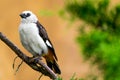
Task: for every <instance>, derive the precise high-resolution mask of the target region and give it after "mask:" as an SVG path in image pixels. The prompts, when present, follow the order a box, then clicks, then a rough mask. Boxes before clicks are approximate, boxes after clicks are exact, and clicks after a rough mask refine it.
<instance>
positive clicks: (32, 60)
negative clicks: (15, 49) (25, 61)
mask: <svg viewBox="0 0 120 80" xmlns="http://www.w3.org/2000/svg"><path fill="white" fill-rule="evenodd" d="M39 60H42V57H40V56H33V57H31V59H30V62H34V63H38V61H39Z"/></svg>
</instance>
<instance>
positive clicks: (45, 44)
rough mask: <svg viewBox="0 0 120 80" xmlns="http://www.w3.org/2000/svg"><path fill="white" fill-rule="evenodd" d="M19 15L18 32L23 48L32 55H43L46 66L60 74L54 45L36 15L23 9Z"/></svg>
mask: <svg viewBox="0 0 120 80" xmlns="http://www.w3.org/2000/svg"><path fill="white" fill-rule="evenodd" d="M20 17H21V23H20V25H19V34H20V40H21V43H22V45H23V46H24V48H25V49H27V50H28V51H29V52H30V53H31V54H32V55H33V56H34V57H35V56H40V57H41V56H42V57H44V58H45V60H46V63H47V65H48V67H49V68H51V69H52V70H53V71H54V72H55V73H57V74H61V71H60V68H59V66H58V64H57V60H58V59H57V56H56V54H55V50H54V47H53V45H52V43H51V41H50V39H49V37H48V35H47V32H46V30H45V28H44V27H43V26H42V25H41V24H40V23H39V21H38V18H37V17H36V15H35V14H34V13H32V12H31V11H23V12H22V13H21V14H20Z"/></svg>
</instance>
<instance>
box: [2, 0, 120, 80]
mask: <svg viewBox="0 0 120 80" xmlns="http://www.w3.org/2000/svg"><path fill="white" fill-rule="evenodd" d="M74 1H75V2H74ZM76 1H77V0H68V2H67V0H66V1H65V0H37V1H35V0H12V1H11V0H0V32H2V33H4V34H5V35H6V36H7V37H8V38H9V39H10V40H11V41H12V42H13V43H14V44H16V45H17V46H18V47H19V48H20V49H21V50H22V51H23V52H24V53H26V55H29V56H31V55H30V53H29V52H27V51H26V50H25V49H24V48H23V46H22V45H21V43H20V40H19V34H18V26H19V23H20V17H19V14H20V13H21V12H22V11H24V10H31V11H32V12H33V13H35V14H36V15H37V17H38V18H39V21H40V23H41V24H42V25H43V26H44V27H45V28H46V30H47V33H48V35H49V37H50V39H51V41H52V43H53V45H54V48H55V50H56V54H57V57H58V64H59V66H60V69H61V71H62V74H61V75H60V77H62V78H63V80H69V79H70V78H71V77H72V76H73V75H75V77H77V78H85V79H86V80H93V78H90V77H91V76H92V75H94V76H95V77H96V76H97V78H94V80H103V76H104V74H103V71H102V70H101V69H98V66H99V65H98V64H94V65H91V61H92V60H90V61H89V60H88V59H87V61H86V57H87V58H88V55H87V56H84V55H86V53H94V52H89V51H88V52H85V50H84V48H86V49H88V48H87V47H86V46H85V45H82V50H81V47H80V46H79V44H78V43H79V39H77V40H76V37H78V38H79V35H80V34H81V33H79V32H80V30H81V29H80V28H81V27H80V26H81V25H83V23H84V24H85V22H87V23H92V22H89V20H88V21H87V19H84V17H82V18H81V15H83V14H82V13H81V14H80V15H79V16H78V15H75V16H72V15H74V14H76V13H74V12H76V11H75V10H76V9H78V8H77V7H75V6H72V7H71V2H72V5H74V4H75V5H77V4H76ZM79 1H83V0H79ZM79 1H78V2H79ZM86 1H89V0H86ZM93 1H94V0H93ZM100 1H109V0H100ZM119 2H120V0H114V1H113V0H111V1H110V2H109V8H110V7H114V6H115V5H117V4H118V3H119ZM92 3H93V4H95V2H92ZM103 3H104V2H103ZM106 3H107V2H106ZM106 5H107V4H106ZM73 8H75V9H73ZM66 12H67V13H66ZM72 12H73V13H72ZM64 13H66V14H64ZM104 13H105V11H104ZM69 14H70V15H69ZM86 15H87V14H86ZM65 16H67V17H71V16H72V17H71V18H72V19H71V18H67V19H66V18H65ZM77 16H78V17H79V18H78V19H77V20H74V19H75V17H77ZM92 16H93V15H92ZM93 17H94V16H93ZM103 18H104V17H103ZM110 19H111V18H110ZM73 20H74V21H73ZM84 20H85V22H84ZM101 24H103V23H101ZM83 26H84V25H83ZM87 26H91V25H87ZM92 26H95V25H94V24H93V23H92ZM100 26H103V25H100ZM107 26H108V25H107ZM90 28H91V27H87V28H86V29H85V30H86V31H87V32H89V30H91V29H90ZM79 29H80V30H79ZM83 35H84V34H83ZM101 35H102V33H101V32H100V33H98V36H101ZM84 36H86V35H84ZM89 36H90V35H89ZM81 39H83V41H84V40H85V41H86V37H85V38H84V37H83V36H82V37H80V41H81ZM87 39H89V37H87ZM82 43H84V44H86V42H82ZM116 44H117V43H116ZM89 47H91V46H89ZM90 49H91V48H90ZM92 49H93V48H92ZM118 51H119V49H118ZM0 53H1V54H0V80H36V79H38V77H39V76H40V73H38V72H36V71H34V70H33V69H31V68H30V67H29V66H28V65H26V64H25V63H24V64H23V65H22V66H21V67H20V69H19V71H18V72H17V74H16V75H14V74H15V70H13V69H12V64H13V59H14V58H15V56H16V55H15V54H14V52H13V51H12V50H11V49H10V48H8V47H7V46H6V45H5V44H4V43H3V42H2V41H0ZM81 53H85V54H81ZM83 56H84V57H83ZM93 56H94V55H93ZM110 56H111V55H110ZM112 56H114V55H112ZM89 58H91V57H89ZM97 58H98V57H97ZM105 58H106V57H105ZM114 59H116V58H114ZM20 61H21V60H20V59H17V61H16V64H15V66H17V65H18V64H19V63H20ZM93 63H94V61H93ZM93 63H92V64H93ZM96 63H97V62H96ZM102 67H104V66H102ZM114 69H115V68H114ZM111 75H112V73H111ZM117 75H118V74H117ZM88 77H89V78H88ZM41 80H50V79H49V78H48V77H46V76H43V77H42V78H41ZM105 80H107V79H105ZM109 80H119V79H109Z"/></svg>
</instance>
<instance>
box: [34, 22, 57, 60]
mask: <svg viewBox="0 0 120 80" xmlns="http://www.w3.org/2000/svg"><path fill="white" fill-rule="evenodd" d="M36 24H37V27H38V29H39V35H40V36H41V37H42V38H43V40H44V42H45V43H46V41H47V40H48V41H49V43H50V44H51V45H52V43H51V41H50V39H49V37H48V35H47V32H46V30H45V28H44V27H43V26H42V25H41V24H40V23H39V22H38V21H37V23H36ZM46 45H47V44H46ZM47 47H48V48H49V49H50V50H51V51H52V53H53V55H54V58H55V59H56V60H58V59H57V56H56V54H55V50H54V47H53V45H52V46H49V45H47Z"/></svg>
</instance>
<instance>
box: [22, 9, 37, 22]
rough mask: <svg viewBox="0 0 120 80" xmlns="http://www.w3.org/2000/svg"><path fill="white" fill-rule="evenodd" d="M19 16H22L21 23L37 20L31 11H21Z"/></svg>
mask: <svg viewBox="0 0 120 80" xmlns="http://www.w3.org/2000/svg"><path fill="white" fill-rule="evenodd" d="M20 17H21V18H22V19H21V22H22V23H36V22H37V21H38V18H37V17H36V15H35V14H34V13H32V12H31V11H23V12H22V13H21V14H20Z"/></svg>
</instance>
